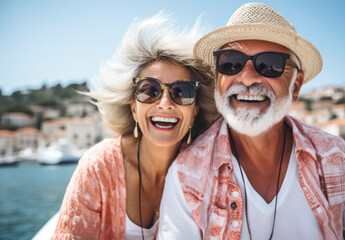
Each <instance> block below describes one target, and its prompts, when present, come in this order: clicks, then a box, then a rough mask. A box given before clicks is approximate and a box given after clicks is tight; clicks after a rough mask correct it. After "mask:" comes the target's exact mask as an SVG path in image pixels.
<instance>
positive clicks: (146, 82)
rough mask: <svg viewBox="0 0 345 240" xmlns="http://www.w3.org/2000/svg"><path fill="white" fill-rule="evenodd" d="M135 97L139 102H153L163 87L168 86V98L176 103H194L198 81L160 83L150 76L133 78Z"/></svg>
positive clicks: (160, 94) (158, 96)
mask: <svg viewBox="0 0 345 240" xmlns="http://www.w3.org/2000/svg"><path fill="white" fill-rule="evenodd" d="M133 82H134V87H135V97H136V99H137V100H138V101H139V102H141V103H154V102H156V101H158V100H159V99H160V98H161V96H162V92H163V90H164V88H165V87H169V94H170V98H171V99H172V100H173V101H174V103H176V104H178V105H191V104H193V103H194V101H195V98H196V95H197V89H198V88H199V82H193V81H182V80H178V81H175V82H172V83H162V82H161V81H159V80H158V79H155V78H151V77H137V78H133Z"/></svg>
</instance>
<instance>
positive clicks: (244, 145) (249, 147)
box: [230, 120, 292, 203]
mask: <svg viewBox="0 0 345 240" xmlns="http://www.w3.org/2000/svg"><path fill="white" fill-rule="evenodd" d="M230 137H231V138H232V139H230V142H231V143H232V144H231V150H232V153H233V154H234V155H235V157H236V158H237V159H238V161H239V163H240V165H241V167H242V168H243V170H244V172H245V173H246V175H247V177H248V179H249V181H250V183H251V185H252V187H253V188H254V189H255V190H256V192H257V193H259V194H260V195H261V196H262V198H263V199H265V201H266V202H267V203H269V202H270V201H271V200H272V199H273V198H274V197H275V195H276V186H277V179H278V175H279V172H281V177H280V181H279V182H280V183H279V187H280V186H281V184H282V182H283V180H284V177H285V174H286V170H287V166H288V163H289V159H290V155H291V149H292V131H291V128H290V127H288V126H287V125H286V124H284V121H283V120H282V121H281V122H279V123H278V124H276V125H275V126H273V127H272V128H270V129H269V130H268V131H267V132H265V133H263V134H261V135H258V136H255V137H250V136H246V135H243V134H240V133H238V132H236V131H234V130H232V129H230ZM280 168H281V171H280Z"/></svg>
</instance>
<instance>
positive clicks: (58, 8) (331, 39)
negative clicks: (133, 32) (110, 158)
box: [0, 0, 345, 94]
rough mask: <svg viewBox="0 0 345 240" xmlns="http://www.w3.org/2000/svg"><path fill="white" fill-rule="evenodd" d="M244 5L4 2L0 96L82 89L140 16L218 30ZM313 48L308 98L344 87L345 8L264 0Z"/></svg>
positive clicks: (306, 0) (334, 3)
mask: <svg viewBox="0 0 345 240" xmlns="http://www.w3.org/2000/svg"><path fill="white" fill-rule="evenodd" d="M247 2H251V1H244V0H227V1H223V0H217V1H211V0H208V1H207V0H193V1H192V0H190V1H188V0H174V1H172V0H153V1H150V0H147V1H139V0H126V1H125V0H122V1H116V0H113V1H105V0H98V1H96V0H72V1H71V0H58V1H53V0H0V89H1V90H2V91H3V93H5V94H10V93H11V92H12V91H14V90H23V89H26V88H30V87H31V88H38V87H41V86H42V84H43V83H45V84H47V85H48V86H52V85H55V84H56V83H58V82H60V83H62V84H63V85H66V84H68V83H71V82H82V81H85V79H88V80H90V79H92V78H93V77H96V76H97V75H98V73H99V67H100V65H101V64H103V63H104V62H105V61H107V60H108V59H109V58H111V56H112V55H113V53H114V52H115V50H116V48H117V47H118V46H119V44H120V42H121V39H122V37H123V35H124V33H125V31H126V29H127V27H128V26H129V24H130V23H131V21H132V20H133V18H135V17H139V18H141V19H143V18H147V17H150V16H152V15H154V14H156V13H157V12H158V11H160V10H162V9H165V10H166V11H168V12H170V13H172V14H173V15H174V16H175V17H176V18H177V25H178V26H180V27H181V29H182V28H183V27H184V26H185V25H188V24H189V25H191V24H193V23H194V21H195V19H196V18H197V17H198V16H199V15H203V17H202V22H203V23H205V24H206V25H208V26H209V27H210V29H211V30H212V29H216V28H219V27H222V26H224V25H225V24H226V22H227V21H228V19H229V17H230V16H231V14H232V13H233V12H234V11H235V10H236V9H237V8H238V7H240V6H241V5H242V4H244V3H247ZM260 2H263V3H266V4H268V5H270V6H272V7H273V8H275V9H276V10H277V11H278V12H280V13H281V14H282V15H283V16H285V17H286V18H287V19H288V20H289V21H290V22H291V23H292V24H293V25H294V26H295V28H296V30H297V32H298V33H299V34H300V35H302V36H303V37H304V38H306V39H307V40H309V41H310V42H312V43H313V44H314V45H315V46H316V47H317V48H318V49H319V51H320V53H321V55H322V57H323V60H324V65H323V70H322V72H321V73H320V74H319V75H318V76H317V77H316V78H315V79H314V80H312V81H311V82H309V83H307V84H306V85H305V86H303V88H302V89H304V91H308V90H311V89H315V88H320V87H323V86H328V85H344V84H345V76H344V73H343V72H342V70H341V69H344V68H345V67H344V66H342V64H341V59H342V58H343V57H344V56H345V48H344V43H345V14H344V10H345V1H343V0H328V1H315V0H289V1H283V0H265V1H260Z"/></svg>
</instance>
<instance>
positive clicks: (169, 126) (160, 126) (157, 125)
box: [155, 123, 173, 128]
mask: <svg viewBox="0 0 345 240" xmlns="http://www.w3.org/2000/svg"><path fill="white" fill-rule="evenodd" d="M155 126H156V127H159V128H171V127H172V126H173V125H168V126H162V125H159V124H158V123H156V124H155Z"/></svg>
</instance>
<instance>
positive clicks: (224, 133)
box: [212, 118, 233, 170]
mask: <svg viewBox="0 0 345 240" xmlns="http://www.w3.org/2000/svg"><path fill="white" fill-rule="evenodd" d="M220 121H222V122H221V125H220V128H219V131H218V134H217V136H216V138H215V141H214V151H213V163H212V169H213V170H216V169H219V168H220V167H221V166H222V165H223V164H228V165H229V167H230V168H232V167H233V166H232V160H231V147H230V142H229V132H228V124H227V123H226V121H225V119H224V118H222V119H221V120H220Z"/></svg>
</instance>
